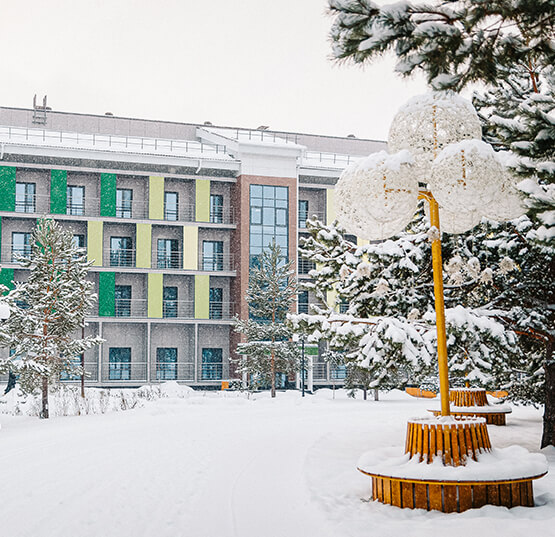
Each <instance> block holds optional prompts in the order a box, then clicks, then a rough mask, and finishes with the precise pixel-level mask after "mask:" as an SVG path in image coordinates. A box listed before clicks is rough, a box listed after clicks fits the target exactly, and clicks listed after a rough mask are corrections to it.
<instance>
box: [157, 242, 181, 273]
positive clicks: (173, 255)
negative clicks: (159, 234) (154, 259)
mask: <svg viewBox="0 0 555 537" xmlns="http://www.w3.org/2000/svg"><path fill="white" fill-rule="evenodd" d="M178 248H179V242H178V240H177V239H158V268H174V269H175V268H179V267H180V265H181V263H180V255H179V249H178Z"/></svg>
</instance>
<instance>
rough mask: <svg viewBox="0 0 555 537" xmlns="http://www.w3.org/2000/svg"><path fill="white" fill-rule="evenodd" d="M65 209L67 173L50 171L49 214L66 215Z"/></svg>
mask: <svg viewBox="0 0 555 537" xmlns="http://www.w3.org/2000/svg"><path fill="white" fill-rule="evenodd" d="M66 208H67V171H65V170H51V171H50V212H51V213H52V214H66Z"/></svg>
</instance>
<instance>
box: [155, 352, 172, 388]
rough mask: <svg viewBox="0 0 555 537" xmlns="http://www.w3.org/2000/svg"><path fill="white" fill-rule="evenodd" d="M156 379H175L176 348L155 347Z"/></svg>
mask: <svg viewBox="0 0 555 537" xmlns="http://www.w3.org/2000/svg"><path fill="white" fill-rule="evenodd" d="M156 380H177V349H176V348H175V347H158V348H157V349H156Z"/></svg>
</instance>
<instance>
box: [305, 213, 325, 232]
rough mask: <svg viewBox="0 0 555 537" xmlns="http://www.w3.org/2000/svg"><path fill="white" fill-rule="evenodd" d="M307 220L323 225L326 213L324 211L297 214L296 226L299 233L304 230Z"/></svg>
mask: <svg viewBox="0 0 555 537" xmlns="http://www.w3.org/2000/svg"><path fill="white" fill-rule="evenodd" d="M307 220H319V221H320V222H324V223H325V222H326V213H325V212H324V211H309V212H308V214H301V213H299V220H298V226H299V230H300V231H302V230H303V229H306V221H307Z"/></svg>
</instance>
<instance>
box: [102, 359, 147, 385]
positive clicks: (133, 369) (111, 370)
mask: <svg viewBox="0 0 555 537" xmlns="http://www.w3.org/2000/svg"><path fill="white" fill-rule="evenodd" d="M146 380H147V363H146V362H108V363H103V364H102V378H101V381H102V382H109V381H118V382H122V381H135V382H146Z"/></svg>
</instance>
